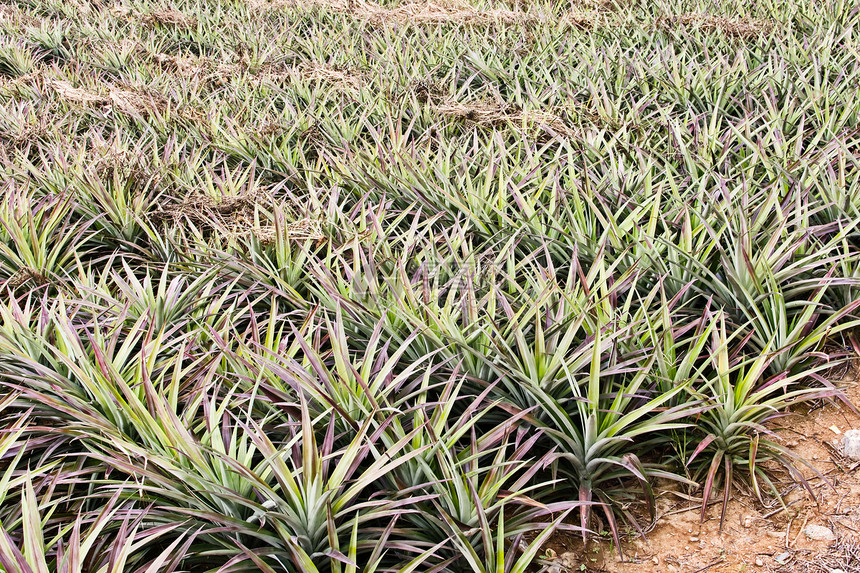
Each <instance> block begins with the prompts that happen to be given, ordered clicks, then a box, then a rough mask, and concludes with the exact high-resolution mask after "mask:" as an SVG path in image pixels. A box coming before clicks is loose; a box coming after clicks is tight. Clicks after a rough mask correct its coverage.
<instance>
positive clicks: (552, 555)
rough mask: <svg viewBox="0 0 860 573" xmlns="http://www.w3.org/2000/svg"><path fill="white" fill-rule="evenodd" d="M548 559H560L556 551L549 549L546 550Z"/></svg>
mask: <svg viewBox="0 0 860 573" xmlns="http://www.w3.org/2000/svg"><path fill="white" fill-rule="evenodd" d="M546 557H547V559H555V558H556V557H558V554H557V553H556V552H555V549H547V550H546Z"/></svg>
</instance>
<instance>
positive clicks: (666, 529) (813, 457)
mask: <svg viewBox="0 0 860 573" xmlns="http://www.w3.org/2000/svg"><path fill="white" fill-rule="evenodd" d="M848 378H850V380H846V381H845V388H844V389H845V392H846V394H847V395H848V398H849V400H850V401H851V402H852V403H854V404H860V384H858V376H857V372H856V371H855V372H854V373H853V375H851V376H849V377H848ZM772 429H773V430H774V431H775V432H776V435H777V436H778V437H779V438H780V439H781V440H783V444H784V445H785V446H787V447H788V448H790V449H792V450H793V451H794V452H795V453H797V454H798V455H800V456H802V457H803V458H805V459H807V460H808V461H809V462H810V463H811V464H812V465H813V466H814V467H815V468H816V469H817V470H818V472H820V473H821V474H822V475H823V476H825V479H826V480H827V481H828V482H829V483H830V485H828V484H827V483H825V481H824V479H822V478H821V477H820V476H816V475H815V472H813V471H812V470H810V469H808V468H803V467H802V466H801V469H802V470H803V473H804V475H805V476H806V477H807V479H808V481H809V484H810V485H811V486H812V489H813V491H814V492H815V499H813V498H812V496H811V495H810V494H809V493H808V492H807V491H806V490H805V489H804V488H803V487H802V486H801V485H800V484H797V483H792V482H789V481H788V479H787V478H784V479H785V483H784V484H783V485H784V487H783V491H784V492H785V495H784V500H785V503H786V504H787V506H788V508H787V509H783V508H782V506H781V505H780V504H779V503H778V502H777V501H775V500H773V504H772V506H771V507H764V506H763V505H762V504H761V503H760V502H759V500H758V499H757V498H756V497H755V496H754V495H752V494H751V492H739V491H737V490H735V491H734V492H733V495H732V499H731V500H730V502H729V505H728V507H727V508H726V520H725V523H724V524H723V528H722V532H720V523H719V522H720V509H721V503H722V501H721V500H720V501H719V502H715V503H712V505H711V506H710V507H709V511H708V517H707V519H706V520H705V522H704V523H700V520H699V516H700V511H701V503H700V502H699V503H697V502H695V501H690V500H688V499H683V497H682V494H680V493H678V492H675V491H671V490H669V489H664V490H661V491H660V492H659V495H658V505H657V515H658V519H657V523H656V525H655V526H654V528H653V529H652V530H651V531H650V532H649V533H648V534H647V535H646V538H645V539H642V538H641V537H639V538H637V539H630V540H628V541H626V542H624V544H623V547H624V558H623V559H622V558H621V557H620V556H619V554H618V552H617V551H615V550H614V548H612V547H611V544H610V543H609V542H607V541H605V540H602V541H593V542H590V544H589V546H587V547H583V544H582V541H581V539H576V538H574V537H572V536H569V535H567V534H563V533H560V534H557V535H556V536H554V538H552V539H551V540H550V542H549V543H548V544H547V545H545V546H544V559H543V560H542V563H543V564H551V565H552V568H551V570H550V571H551V572H552V573H564V572H567V571H571V572H572V571H604V572H607V573H658V572H660V573H669V572H677V573H705V572H708V573H729V572H731V573H737V572H741V571H744V572H759V571H761V572H768V573H771V572H773V573H840V572H843V573H858V572H860V473H858V468H860V462H858V461H854V460H849V459H846V458H844V457H843V456H842V455H841V453H840V449H841V441H842V434H843V433H844V432H845V431H847V430H850V429H860V416H858V415H857V414H856V413H854V412H852V411H851V409H849V408H848V407H847V406H845V405H844V404H843V403H841V402H833V403H819V404H815V405H813V406H811V407H806V408H802V409H798V410H797V411H794V412H793V413H791V414H790V415H788V416H786V417H785V418H782V419H781V420H780V421H779V423H778V424H776V425H775V426H774V427H773V428H772ZM831 486H832V487H831ZM765 501H768V500H765ZM809 525H820V526H823V527H826V528H827V529H829V530H831V531H832V532H833V534H834V535H835V540H832V541H816V540H812V539H809V538H808V537H807V535H806V534H805V528H806V527H807V526H809Z"/></svg>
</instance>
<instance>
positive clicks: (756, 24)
mask: <svg viewBox="0 0 860 573" xmlns="http://www.w3.org/2000/svg"><path fill="white" fill-rule="evenodd" d="M657 25H658V26H659V27H661V28H664V29H677V28H697V29H699V30H703V31H706V32H721V33H723V34H725V35H726V36H731V37H734V38H741V39H749V38H755V37H757V36H759V35H761V34H767V33H768V32H770V31H771V30H773V27H774V26H773V22H768V21H766V20H756V19H753V18H727V17H725V16H716V15H714V14H704V13H699V12H696V13H692V12H691V13H687V14H680V15H676V16H666V17H663V18H661V19H660V20H658V22H657Z"/></svg>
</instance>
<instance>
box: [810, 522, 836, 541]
mask: <svg viewBox="0 0 860 573" xmlns="http://www.w3.org/2000/svg"><path fill="white" fill-rule="evenodd" d="M803 532H804V533H805V534H806V537H808V538H809V539H814V540H816V541H833V540H834V539H836V536H835V535H833V532H832V531H830V530H829V529H828V528H826V527H824V526H822V525H807V526H806V529H804V530H803Z"/></svg>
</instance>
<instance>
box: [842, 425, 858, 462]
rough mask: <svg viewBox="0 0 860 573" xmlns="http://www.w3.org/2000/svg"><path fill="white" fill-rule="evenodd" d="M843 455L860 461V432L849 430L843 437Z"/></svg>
mask: <svg viewBox="0 0 860 573" xmlns="http://www.w3.org/2000/svg"><path fill="white" fill-rule="evenodd" d="M842 455H844V456H845V457H846V458H851V459H852V460H860V430H848V431H847V432H845V434H843V436H842Z"/></svg>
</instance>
